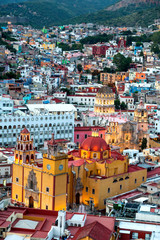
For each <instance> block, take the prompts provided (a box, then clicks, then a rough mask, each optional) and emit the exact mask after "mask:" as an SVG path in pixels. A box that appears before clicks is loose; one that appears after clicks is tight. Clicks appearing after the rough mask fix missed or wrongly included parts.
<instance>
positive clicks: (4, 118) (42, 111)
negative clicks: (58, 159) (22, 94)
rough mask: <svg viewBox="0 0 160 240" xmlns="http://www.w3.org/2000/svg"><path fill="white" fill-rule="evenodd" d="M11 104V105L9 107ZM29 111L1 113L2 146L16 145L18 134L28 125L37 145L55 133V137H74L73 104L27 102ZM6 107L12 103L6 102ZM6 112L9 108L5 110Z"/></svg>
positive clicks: (0, 134) (0, 144)
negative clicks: (10, 113)
mask: <svg viewBox="0 0 160 240" xmlns="http://www.w3.org/2000/svg"><path fill="white" fill-rule="evenodd" d="M8 106H9V107H8ZM26 106H27V108H28V112H25V113H24V112H22V111H17V112H15V113H14V114H12V115H5V114H2V115H0V147H1V146H6V143H7V144H8V145H9V146H15V144H16V140H17V135H18V134H20V131H21V129H23V128H24V127H26V128H27V129H29V131H30V132H31V134H32V136H33V139H34V144H35V147H37V146H41V145H43V142H44V141H45V140H49V139H51V137H52V134H51V133H54V134H55V139H61V138H65V139H69V140H70V141H73V139H74V119H75V115H76V108H75V107H74V106H73V105H71V104H27V105H26ZM5 107H6V109H10V108H11V104H10V105H9V104H8V102H7V103H5ZM5 111H6V112H7V111H8V113H9V110H5Z"/></svg>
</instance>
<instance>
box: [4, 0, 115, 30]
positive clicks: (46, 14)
mask: <svg viewBox="0 0 160 240" xmlns="http://www.w3.org/2000/svg"><path fill="white" fill-rule="evenodd" d="M2 1H3V0H2ZM7 1H19V0H7ZM116 1H117V0H101V1H99V0H85V1H80V0H61V1H60V2H59V1H58V0H32V1H31V0H29V1H25V2H21V3H10V4H4V5H2V6H1V11H0V16H6V15H12V16H23V17H25V18H26V19H27V22H28V24H31V25H32V26H33V27H40V28H41V27H42V26H44V25H45V26H51V25H54V24H63V22H64V20H66V19H70V18H73V17H75V16H79V15H82V14H86V13H92V12H95V11H97V10H100V9H103V8H104V7H107V6H109V5H111V4H113V3H115V2H116Z"/></svg>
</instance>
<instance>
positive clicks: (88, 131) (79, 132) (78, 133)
mask: <svg viewBox="0 0 160 240" xmlns="http://www.w3.org/2000/svg"><path fill="white" fill-rule="evenodd" d="M93 130H97V131H98V132H99V136H100V137H101V138H103V139H105V131H106V129H105V127H98V126H96V127H95V126H93V127H75V128H74V143H76V144H77V146H79V144H81V143H82V142H83V141H84V140H85V139H86V138H87V137H88V136H91V135H92V131H93Z"/></svg>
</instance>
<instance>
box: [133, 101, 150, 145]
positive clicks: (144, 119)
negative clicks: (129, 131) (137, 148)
mask: <svg viewBox="0 0 160 240" xmlns="http://www.w3.org/2000/svg"><path fill="white" fill-rule="evenodd" d="M134 121H135V122H137V125H138V126H137V128H138V141H139V145H141V143H142V140H143V138H146V139H147V140H148V139H149V134H148V111H147V109H146V108H145V106H144V103H143V102H142V100H141V101H140V104H139V105H138V107H137V109H136V110H135V111H134Z"/></svg>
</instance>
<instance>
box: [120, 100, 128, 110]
mask: <svg viewBox="0 0 160 240" xmlns="http://www.w3.org/2000/svg"><path fill="white" fill-rule="evenodd" d="M120 107H121V110H126V109H127V104H125V102H122V103H121V105H120Z"/></svg>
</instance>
